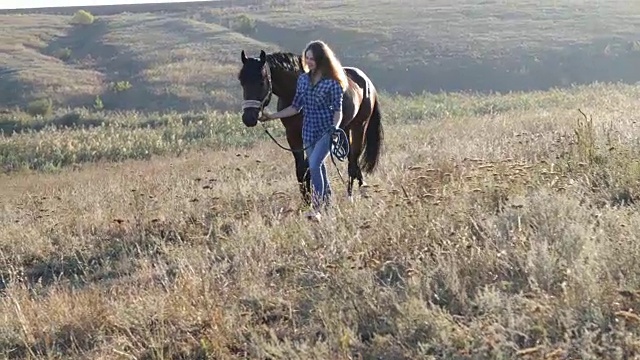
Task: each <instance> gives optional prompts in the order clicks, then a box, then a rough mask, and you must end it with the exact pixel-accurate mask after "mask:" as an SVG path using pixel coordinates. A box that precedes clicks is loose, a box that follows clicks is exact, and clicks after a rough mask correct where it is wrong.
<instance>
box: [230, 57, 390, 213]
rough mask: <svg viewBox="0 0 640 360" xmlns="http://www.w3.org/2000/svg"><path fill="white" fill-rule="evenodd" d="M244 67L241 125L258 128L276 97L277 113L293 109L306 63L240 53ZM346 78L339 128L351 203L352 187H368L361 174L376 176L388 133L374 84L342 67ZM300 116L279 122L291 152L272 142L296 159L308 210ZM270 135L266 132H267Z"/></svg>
mask: <svg viewBox="0 0 640 360" xmlns="http://www.w3.org/2000/svg"><path fill="white" fill-rule="evenodd" d="M241 61H242V67H241V69H240V71H239V72H238V80H239V82H240V85H241V86H242V90H243V103H242V122H243V123H244V125H245V126H247V127H254V126H256V125H257V123H258V118H259V115H260V113H261V112H262V110H263V109H264V108H265V107H267V106H269V103H270V102H271V97H272V95H276V96H277V97H278V104H277V109H278V111H280V110H282V109H284V108H286V107H288V106H289V105H291V102H292V101H293V98H294V95H295V92H296V83H297V79H298V77H299V76H300V75H301V74H303V73H304V68H303V66H302V57H301V56H300V55H297V54H294V53H291V52H274V53H270V54H268V55H267V54H266V53H265V51H264V50H260V56H259V57H247V56H246V54H245V52H244V50H242V52H241ZM343 68H344V71H345V72H346V74H347V78H348V83H349V85H348V88H347V90H346V91H345V94H344V96H343V109H342V114H343V117H342V122H341V124H340V128H341V129H342V130H344V131H345V133H346V134H347V135H348V140H349V153H348V168H347V173H348V177H349V179H348V181H347V196H348V197H349V199H350V200H353V184H354V181H355V180H358V187H359V188H362V187H363V186H366V183H365V181H364V178H363V171H364V172H365V173H367V174H371V173H373V172H374V171H375V170H376V168H377V166H378V163H379V160H380V157H381V154H382V148H383V141H384V129H383V126H382V122H381V120H382V116H381V111H380V103H379V100H378V93H377V91H376V88H375V86H374V84H373V82H372V81H371V79H370V78H369V77H368V76H367V75H366V74H365V73H364V72H363V71H362V70H360V69H359V68H356V67H347V66H345V67H343ZM303 112H304V109H302V111H301V112H300V113H298V114H296V115H294V116H292V117H289V118H282V119H281V120H280V121H281V123H282V125H283V126H284V128H285V133H286V139H287V142H288V144H289V147H290V149H286V148H285V147H283V146H282V145H280V144H278V142H277V141H276V140H275V138H273V137H272V136H271V134H269V133H268V131H267V134H268V135H269V136H271V138H272V139H273V140H274V141H275V142H276V144H277V145H278V146H280V147H281V148H283V149H285V150H289V151H291V152H292V153H293V158H294V163H295V173H296V178H297V180H298V185H299V188H300V193H301V196H302V198H303V201H305V203H306V204H309V203H310V201H311V178H310V176H309V171H308V170H309V162H308V159H307V158H306V156H305V152H304V147H303V142H302V114H303ZM265 131H266V129H265Z"/></svg>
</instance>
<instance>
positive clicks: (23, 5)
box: [0, 0, 215, 10]
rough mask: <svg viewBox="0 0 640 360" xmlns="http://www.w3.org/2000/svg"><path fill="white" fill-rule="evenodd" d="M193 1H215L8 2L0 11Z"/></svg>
mask: <svg viewBox="0 0 640 360" xmlns="http://www.w3.org/2000/svg"><path fill="white" fill-rule="evenodd" d="M194 1H215V0H137V1H136V0H31V1H28V2H27V1H20V0H10V1H7V2H4V1H3V2H2V3H3V4H0V10H19V9H39V8H63V7H78V6H87V7H90V6H105V5H135V4H167V3H183V2H194Z"/></svg>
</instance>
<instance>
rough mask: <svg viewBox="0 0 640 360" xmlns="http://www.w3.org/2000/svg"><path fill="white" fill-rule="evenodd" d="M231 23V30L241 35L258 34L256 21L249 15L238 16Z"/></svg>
mask: <svg viewBox="0 0 640 360" xmlns="http://www.w3.org/2000/svg"><path fill="white" fill-rule="evenodd" d="M230 23H231V24H230V27H231V29H232V30H233V31H237V32H239V33H241V34H244V35H249V34H253V33H255V32H256V21H255V20H254V19H252V18H250V17H248V16H247V15H244V14H242V15H238V16H237V17H236V18H235V19H233V20H232V21H231V22H230Z"/></svg>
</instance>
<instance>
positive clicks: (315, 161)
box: [260, 40, 347, 219]
mask: <svg viewBox="0 0 640 360" xmlns="http://www.w3.org/2000/svg"><path fill="white" fill-rule="evenodd" d="M302 66H303V68H304V70H305V73H304V74H302V75H300V77H298V82H297V86H296V94H295V97H294V98H293V102H292V103H291V105H290V106H289V107H287V108H285V109H282V110H280V111H278V112H276V113H274V114H267V113H265V112H264V111H263V115H262V117H261V118H260V121H266V120H272V119H279V118H283V117H289V116H293V115H296V114H297V113H299V112H300V111H301V110H302V109H304V114H303V115H304V119H303V125H302V140H303V144H304V147H305V149H306V152H307V157H308V159H309V172H310V175H311V187H312V206H313V208H312V210H311V211H310V212H309V213H307V214H306V215H307V217H310V218H316V219H318V218H319V217H320V212H319V211H320V209H321V208H322V206H323V205H325V204H327V203H328V201H330V198H331V186H330V184H329V178H328V177H327V167H326V165H325V159H326V158H327V156H328V155H329V152H330V151H331V139H332V137H333V134H334V132H335V130H336V129H337V128H338V126H340V122H341V121H342V96H343V94H344V92H345V90H346V88H347V75H346V73H345V71H344V70H343V68H342V65H341V64H340V61H339V60H338V59H337V58H336V56H335V54H334V53H333V51H332V50H331V48H329V46H327V44H326V43H324V42H323V41H320V40H317V41H312V42H310V43H309V44H308V45H307V47H306V48H305V49H304V52H303V55H302Z"/></svg>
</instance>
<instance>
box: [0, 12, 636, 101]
mask: <svg viewBox="0 0 640 360" xmlns="http://www.w3.org/2000/svg"><path fill="white" fill-rule="evenodd" d="M451 4H452V3H450V2H444V1H440V2H439V1H435V2H433V1H432V2H428V3H425V2H410V3H408V4H406V3H405V4H404V6H396V5H393V2H389V1H373V2H361V1H346V2H336V1H319V2H308V1H287V2H280V5H274V4H264V5H262V6H252V7H243V6H236V7H227V8H224V9H219V8H217V7H216V6H215V5H211V6H210V7H208V8H202V7H201V6H198V7H193V8H191V9H190V8H188V7H186V6H185V7H184V8H180V10H181V11H180V12H175V11H174V12H168V13H164V14H163V13H156V12H154V13H144V12H136V13H134V14H115V15H113V14H112V15H105V16H99V17H98V18H99V21H98V23H97V24H95V25H94V26H92V27H90V28H89V29H77V28H72V27H69V26H67V25H65V24H66V22H67V21H68V19H69V18H70V16H67V15H65V16H63V15H33V14H30V15H24V16H17V15H2V16H0V20H1V21H2V23H3V24H8V25H6V26H3V29H2V35H0V36H2V44H3V46H4V47H8V49H10V50H11V51H10V52H7V53H4V54H3V55H2V61H3V66H4V67H8V68H19V69H21V70H22V71H21V72H20V73H19V75H16V76H9V77H4V78H3V79H0V90H2V92H3V94H8V95H7V96H3V100H2V102H3V103H5V104H14V103H16V102H19V103H24V101H26V100H30V99H33V98H36V97H38V96H51V97H53V98H54V99H55V100H57V101H58V102H59V103H62V104H66V105H70V106H79V105H83V106H91V105H92V104H93V101H94V98H95V96H96V95H99V94H102V97H103V100H104V102H105V106H106V107H107V108H111V109H115V108H118V109H131V108H137V109H141V110H142V109H145V110H164V109H167V108H170V109H176V110H188V109H202V108H205V107H213V108H217V109H220V110H228V109H233V110H235V109H237V98H238V97H239V96H240V91H239V86H238V84H237V81H236V79H235V74H236V71H237V67H238V65H239V60H238V57H239V56H238V53H239V51H240V49H246V50H247V51H249V52H251V53H257V52H258V50H259V49H260V48H264V49H266V50H268V51H270V50H276V49H285V50H293V51H299V50H300V49H301V48H302V47H303V46H304V44H306V43H307V42H308V41H310V40H312V39H315V38H322V39H327V40H330V42H331V43H332V44H333V45H334V46H335V47H336V49H337V51H338V53H339V54H340V56H341V57H342V58H343V59H344V62H345V63H346V64H356V65H359V66H361V67H363V68H364V69H365V70H367V71H368V72H369V73H370V74H371V75H372V77H373V78H374V79H375V81H376V83H377V84H378V85H379V87H380V88H381V89H384V90H387V91H391V92H394V91H400V92H403V93H406V92H409V91H413V92H420V91H422V90H425V89H426V90H438V89H445V90H460V89H474V90H490V89H492V90H497V91H506V90H518V89H542V88H548V87H550V86H561V85H567V84H569V83H572V82H578V83H581V82H590V81H593V80H604V81H607V80H620V79H625V80H626V81H628V82H633V81H635V80H640V78H637V72H636V71H635V70H634V69H636V68H637V67H638V66H640V63H638V60H637V56H635V54H636V53H637V51H638V48H640V47H639V46H638V45H637V43H636V42H635V41H636V40H637V37H636V34H635V33H634V32H633V29H634V28H635V27H637V26H638V25H639V24H638V18H637V16H634V15H632V14H634V11H635V12H637V10H639V9H638V5H637V4H635V3H629V2H626V1H622V0H619V1H608V2H599V3H597V4H596V3H593V2H591V3H590V2H578V3H576V2H569V1H551V0H547V1H544V2H542V3H539V2H533V1H524V0H522V1H519V2H517V3H514V2H503V1H483V2H482V3H478V2H477V1H470V0H469V1H466V2H462V3H460V2H456V4H455V5H451ZM137 11H140V10H137ZM240 13H245V14H248V15H249V16H250V17H252V18H254V19H256V20H257V21H258V32H257V33H256V34H253V35H251V36H252V37H253V38H254V39H251V38H248V37H245V36H243V35H240V34H238V33H236V32H233V31H231V30H230V29H228V28H226V27H224V26H223V25H227V22H226V20H225V19H226V18H227V17H229V16H232V15H235V14H240ZM55 35H63V36H64V37H63V38H58V37H55ZM64 48H70V49H71V59H69V60H68V61H66V62H62V61H60V60H59V59H57V58H56V56H55V55H56V54H58V52H59V50H60V49H64ZM52 55H53V56H52ZM119 80H124V81H129V82H131V83H132V84H133V85H134V86H133V88H132V90H131V91H128V92H125V93H119V94H113V93H112V92H111V91H109V84H110V82H112V81H119ZM21 87H24V88H26V89H27V91H26V94H25V95H24V96H22V95H20V93H16V92H15V91H14V89H20V88H21Z"/></svg>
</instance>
